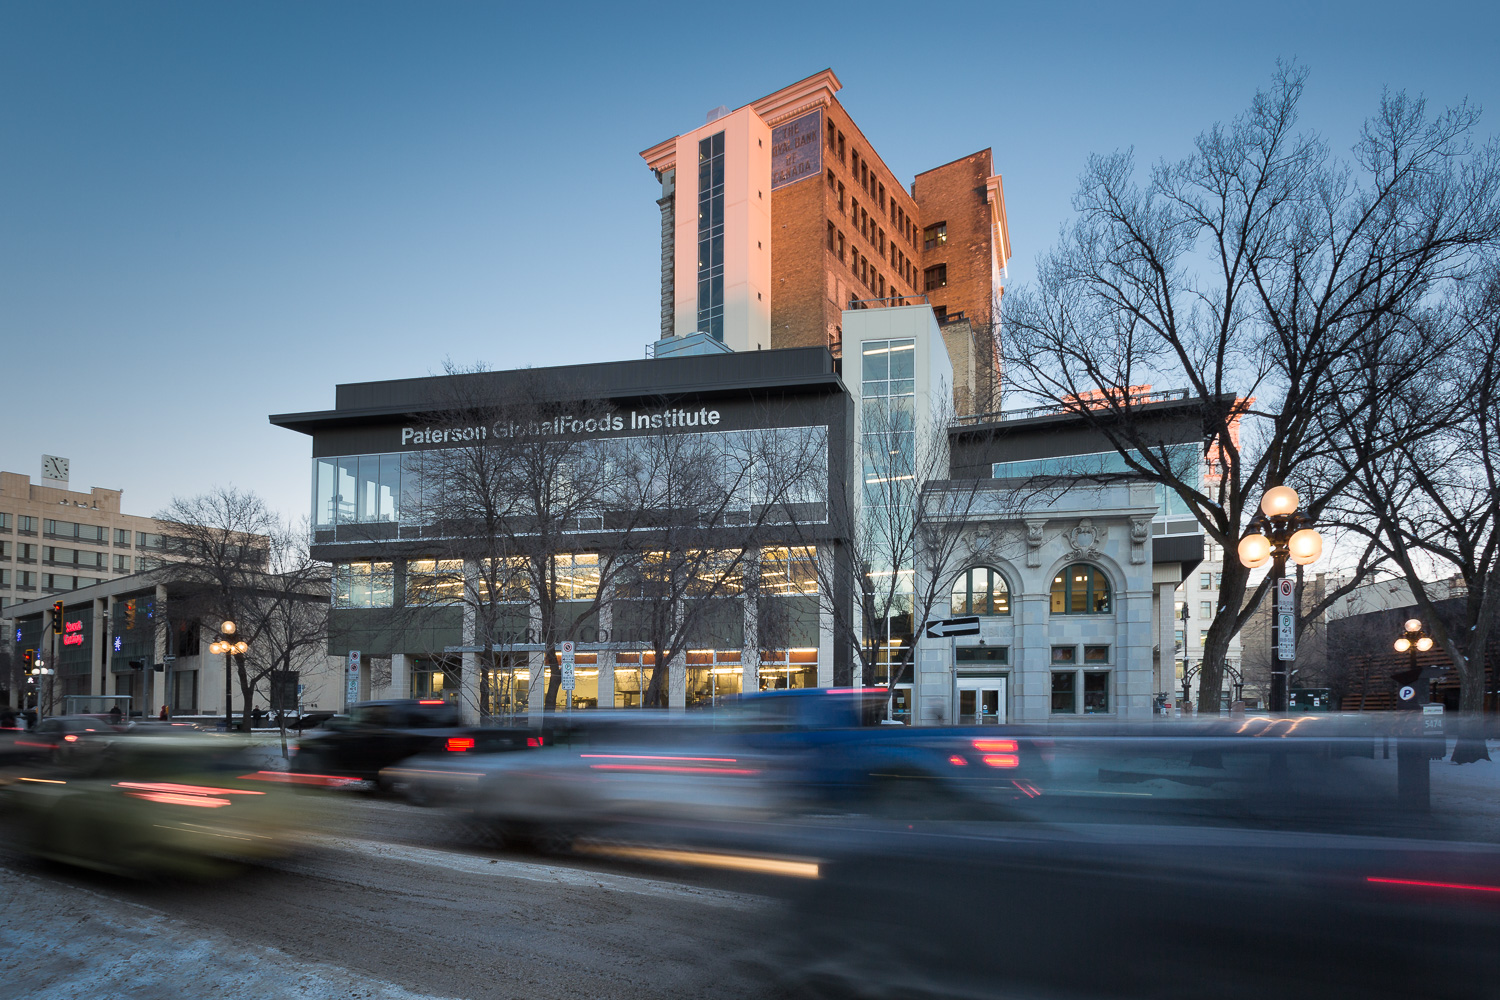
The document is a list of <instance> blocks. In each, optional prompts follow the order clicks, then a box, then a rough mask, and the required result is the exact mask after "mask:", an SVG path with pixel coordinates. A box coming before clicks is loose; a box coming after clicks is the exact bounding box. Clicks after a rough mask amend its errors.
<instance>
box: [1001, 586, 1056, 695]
mask: <svg viewBox="0 0 1500 1000" xmlns="http://www.w3.org/2000/svg"><path fill="white" fill-rule="evenodd" d="M1047 583H1048V586H1049V588H1050V585H1051V579H1050V578H1048V580H1047ZM1012 600H1013V602H1014V606H1013V608H1012V611H1011V614H1012V615H1013V616H1014V617H1015V641H1014V642H1013V643H1012V644H1011V660H1012V662H1013V663H1014V667H1013V668H1012V670H1011V672H1010V686H1011V689H1012V690H1011V692H1010V703H1011V707H1012V708H1013V709H1014V711H1015V721H1017V722H1046V721H1048V718H1049V717H1050V716H1051V712H1052V644H1051V641H1050V639H1051V636H1050V635H1049V628H1048V618H1049V616H1050V614H1051V607H1052V596H1051V591H1050V589H1049V590H1048V592H1047V593H1042V594H1021V595H1019V596H1013V597H1012Z"/></svg>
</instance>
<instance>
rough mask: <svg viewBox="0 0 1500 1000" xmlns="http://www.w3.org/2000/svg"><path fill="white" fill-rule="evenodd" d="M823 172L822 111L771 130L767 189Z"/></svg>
mask: <svg viewBox="0 0 1500 1000" xmlns="http://www.w3.org/2000/svg"><path fill="white" fill-rule="evenodd" d="M822 173H823V112H822V110H821V109H819V110H817V111H813V112H811V113H809V114H805V115H803V116H802V117H801V118H795V119H793V120H792V121H789V122H787V123H786V124H784V125H778V126H776V127H775V128H773V129H772V130H771V190H772V191H775V190H776V189H777V188H781V187H786V186H787V185H788V184H795V183H797V182H798V181H800V180H805V179H807V178H808V177H814V176H818V175H820V174H822Z"/></svg>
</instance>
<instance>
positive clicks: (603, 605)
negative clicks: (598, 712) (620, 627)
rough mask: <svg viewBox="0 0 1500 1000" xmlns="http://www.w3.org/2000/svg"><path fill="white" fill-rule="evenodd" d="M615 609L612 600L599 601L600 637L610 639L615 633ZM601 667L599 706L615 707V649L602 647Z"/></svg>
mask: <svg viewBox="0 0 1500 1000" xmlns="http://www.w3.org/2000/svg"><path fill="white" fill-rule="evenodd" d="M614 625H615V609H614V605H613V603H612V602H610V601H601V602H600V603H599V639H600V640H601V641H603V640H606V639H608V637H609V636H611V635H612V634H613V633H614ZM598 667H599V707H600V708H613V707H614V705H615V654H614V651H613V650H609V649H601V650H599V657H598Z"/></svg>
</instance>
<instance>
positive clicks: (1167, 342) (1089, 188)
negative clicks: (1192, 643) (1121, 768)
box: [1003, 65, 1500, 711]
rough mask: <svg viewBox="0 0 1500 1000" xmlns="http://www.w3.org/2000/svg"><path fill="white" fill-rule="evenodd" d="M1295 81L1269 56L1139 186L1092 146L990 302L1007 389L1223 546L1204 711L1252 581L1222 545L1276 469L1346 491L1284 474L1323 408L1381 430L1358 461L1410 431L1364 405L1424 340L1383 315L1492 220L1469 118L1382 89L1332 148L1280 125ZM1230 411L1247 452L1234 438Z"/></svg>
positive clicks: (1319, 508) (1489, 172) (1495, 231)
mask: <svg viewBox="0 0 1500 1000" xmlns="http://www.w3.org/2000/svg"><path fill="white" fill-rule="evenodd" d="M1305 78H1306V73H1305V71H1304V70H1302V69H1300V68H1297V67H1295V66H1289V65H1280V66H1279V67H1278V70H1277V73H1276V76H1275V79H1274V81H1273V83H1272V85H1271V87H1270V88H1268V89H1266V90H1263V91H1261V92H1259V93H1257V95H1256V97H1255V100H1254V102H1253V103H1252V105H1251V107H1250V109H1249V110H1248V111H1247V112H1246V113H1244V114H1243V115H1241V116H1240V117H1238V118H1236V119H1235V120H1234V121H1233V122H1231V123H1229V124H1228V125H1215V126H1213V127H1212V128H1210V129H1209V130H1207V131H1206V132H1204V133H1202V134H1201V135H1200V136H1199V137H1198V139H1197V141H1196V149H1195V151H1194V153H1193V154H1192V155H1190V156H1188V157H1186V158H1185V159H1183V160H1180V161H1178V162H1175V163H1165V162H1164V163H1161V164H1159V165H1158V166H1156V167H1155V168H1153V169H1152V170H1151V171H1150V176H1149V179H1148V180H1147V181H1146V183H1145V184H1144V185H1139V184H1138V183H1137V181H1136V179H1135V164H1134V159H1133V156H1132V155H1131V153H1129V152H1123V153H1115V154H1112V155H1108V156H1094V157H1091V158H1090V160H1089V162H1088V166H1087V168H1086V170H1085V173H1084V176H1083V178H1082V182H1081V185H1080V189H1079V192H1078V194H1077V195H1076V196H1075V200H1074V205H1075V208H1076V210H1077V212H1078V219H1077V221H1076V222H1075V223H1074V224H1073V225H1072V226H1071V227H1069V228H1068V229H1067V230H1066V231H1065V232H1064V234H1063V236H1062V241H1061V243H1060V244H1059V245H1058V246H1057V247H1056V248H1055V249H1053V250H1052V251H1051V252H1049V253H1048V254H1047V255H1045V256H1044V257H1043V258H1042V260H1041V261H1040V266H1039V269H1038V279H1037V281H1036V283H1035V285H1034V286H1032V287H1030V288H1024V289H1020V290H1018V291H1016V292H1013V293H1012V294H1011V295H1010V296H1009V297H1008V305H1009V307H1010V308H1009V311H1008V314H1007V327H1006V328H1007V331H1008V336H1007V337H1006V338H1005V340H1004V344H1003V349H1004V352H1005V359H1006V373H1007V378H1008V379H1009V381H1010V383H1011V385H1012V386H1013V387H1014V388H1015V389H1018V390H1019V391H1021V392H1023V393H1026V394H1028V395H1030V396H1032V397H1034V398H1036V399H1038V400H1041V401H1044V402H1046V403H1048V404H1051V405H1053V406H1056V407H1058V408H1060V409H1061V410H1063V411H1066V412H1069V413H1072V414H1074V415H1076V416H1078V417H1079V418H1081V419H1082V420H1083V421H1084V422H1085V423H1086V424H1087V425H1088V426H1090V427H1091V428H1093V429H1094V430H1096V431H1097V432H1098V433H1099V434H1100V435H1101V436H1102V437H1103V438H1104V439H1105V440H1107V441H1108V442H1109V444H1110V446H1111V447H1113V448H1114V449H1115V450H1116V451H1117V452H1118V453H1119V454H1120V455H1121V456H1122V458H1123V459H1124V462H1125V465H1126V466H1127V468H1128V469H1129V471H1131V472H1133V473H1136V474H1139V475H1144V476H1146V477H1147V478H1149V479H1152V480H1153V481H1155V482H1159V483H1161V484H1163V485H1164V486H1166V488H1167V489H1169V490H1170V491H1172V492H1173V493H1175V494H1176V495H1177V496H1178V497H1180V498H1181V499H1182V501H1183V502H1184V503H1186V505H1187V506H1188V508H1189V509H1190V510H1191V511H1192V513H1193V515H1194V516H1195V517H1196V518H1197V520H1198V521H1199V523H1200V524H1202V525H1203V527H1204V530H1205V531H1206V532H1207V534H1208V535H1209V536H1210V537H1211V538H1212V539H1213V540H1214V541H1216V542H1218V543H1219V544H1220V545H1221V546H1222V547H1223V551H1224V552H1225V560H1224V565H1223V567H1222V573H1223V586H1222V588H1221V592H1220V593H1221V599H1222V607H1221V609H1220V610H1219V613H1218V614H1217V615H1216V616H1215V618H1214V619H1213V622H1212V624H1211V625H1210V627H1209V632H1208V640H1207V642H1206V644H1205V648H1204V668H1203V675H1202V686H1201V688H1200V692H1199V709H1200V711H1206V710H1210V709H1212V710H1217V707H1218V699H1219V694H1220V690H1221V688H1222V684H1223V668H1224V662H1225V653H1226V652H1227V650H1228V646H1229V641H1230V639H1231V637H1232V636H1233V635H1234V634H1235V633H1236V632H1237V631H1238V630H1239V629H1240V628H1241V627H1242V626H1243V625H1244V624H1245V621H1246V619H1247V617H1248V616H1249V614H1250V612H1251V611H1252V610H1253V609H1254V607H1255V605H1256V604H1257V603H1258V601H1259V599H1260V596H1261V594H1262V593H1263V592H1264V590H1265V589H1266V588H1265V584H1264V583H1262V584H1261V585H1260V586H1259V587H1258V588H1256V589H1255V590H1254V592H1253V593H1249V594H1247V590H1248V587H1247V584H1248V580H1249V571H1248V570H1247V569H1246V568H1245V567H1244V566H1242V565H1241V564H1240V563H1239V560H1238V559H1237V558H1235V556H1234V553H1235V550H1236V546H1237V543H1238V541H1239V538H1240V535H1241V532H1242V530H1243V528H1244V527H1245V525H1246V523H1247V522H1248V520H1249V519H1250V518H1251V517H1252V516H1253V515H1254V513H1255V511H1256V507H1257V504H1258V502H1259V499H1260V496H1261V494H1262V492H1263V491H1264V490H1265V489H1266V488H1267V487H1270V486H1274V485H1278V484H1281V483H1286V482H1294V483H1295V484H1296V485H1298V486H1299V487H1301V488H1302V490H1301V491H1302V493H1303V501H1304V502H1303V511H1304V512H1305V513H1306V514H1308V515H1309V516H1311V517H1313V518H1318V517H1319V516H1320V515H1322V513H1323V511H1324V509H1325V507H1327V506H1328V504H1329V503H1330V502H1331V500H1332V499H1333V498H1335V497H1337V496H1338V495H1339V494H1340V493H1341V492H1342V491H1343V490H1345V489H1347V488H1348V486H1349V485H1350V483H1351V481H1352V473H1346V474H1344V475H1341V476H1337V477H1331V478H1323V479H1316V480H1313V481H1310V482H1308V481H1298V480H1299V476H1300V475H1302V473H1303V471H1304V470H1305V469H1307V468H1312V467H1316V466H1318V464H1319V462H1320V460H1322V459H1324V458H1325V457H1327V456H1328V455H1329V454H1331V453H1332V452H1335V451H1337V450H1339V449H1341V448H1343V447H1344V446H1345V445H1346V441H1347V438H1346V436H1345V435H1341V434H1338V433H1334V432H1333V431H1332V430H1331V428H1330V425H1329V422H1328V421H1327V420H1326V419H1324V417H1325V415H1326V414H1328V413H1330V412H1339V413H1341V414H1343V415H1345V416H1346V417H1347V418H1348V419H1349V420H1351V421H1352V422H1353V424H1354V425H1355V426H1359V427H1362V428H1365V429H1366V430H1370V431H1375V432H1381V433H1388V434H1390V436H1388V437H1384V438H1375V439H1371V440H1369V441H1368V442H1367V445H1368V449H1367V453H1368V454H1370V455H1373V456H1378V455H1383V454H1388V453H1390V452H1391V451H1393V450H1394V449H1396V448H1398V447H1400V446H1401V445H1403V444H1405V443H1407V442H1409V441H1410V440H1412V436H1413V435H1420V433H1423V432H1425V429H1423V428H1420V427H1415V428H1414V427H1412V426H1411V425H1409V424H1405V423H1391V422H1387V421H1383V420H1382V419H1380V418H1379V417H1378V413H1379V411H1380V410H1381V409H1382V407H1384V406H1385V405H1386V404H1387V402H1388V401H1389V400H1390V399H1391V398H1393V392H1394V390H1395V389H1397V388H1399V384H1400V380H1401V379H1402V377H1403V376H1404V375H1405V374H1406V373H1407V372H1408V371H1409V370H1410V367H1411V366H1413V365H1421V364H1424V363H1433V362H1434V361H1436V359H1437V358H1439V357H1440V356H1441V353H1442V347H1443V345H1441V344H1435V343H1425V342H1423V341H1421V340H1420V339H1417V340H1403V338H1404V337H1405V336H1406V333H1407V331H1406V330H1405V329H1404V328H1403V326H1402V324H1401V323H1399V322H1396V321H1395V320H1397V319H1399V318H1400V317H1403V316H1406V315H1408V314H1410V313H1412V312H1414V311H1415V310H1416V309H1418V308H1419V306H1421V304H1422V303H1423V302H1424V301H1426V300H1427V299H1428V298H1429V297H1431V296H1433V295H1437V294H1443V293H1444V292H1445V291H1446V290H1447V289H1448V288H1449V287H1451V283H1452V282H1453V280H1454V279H1458V278H1461V277H1463V276H1464V275H1465V274H1467V273H1468V272H1469V270H1470V269H1471V268H1472V267H1473V265H1474V260H1475V257H1476V255H1477V254H1479V253H1481V252H1483V251H1485V250H1487V249H1488V248H1490V247H1492V246H1493V245H1494V243H1495V241H1496V238H1497V235H1500V169H1497V156H1496V150H1495V148H1494V147H1493V145H1491V146H1487V147H1485V148H1483V149H1481V150H1475V149H1473V148H1472V146H1471V144H1470V138H1469V137H1470V135H1471V133H1472V132H1473V130H1474V128H1475V124H1476V121H1477V112H1475V111H1474V110H1473V109H1471V108H1469V107H1467V106H1460V107H1458V108H1455V109H1452V110H1449V111H1446V112H1443V113H1441V114H1438V115H1436V116H1434V117H1429V116H1428V115H1427V111H1426V107H1425V104H1424V102H1423V101H1422V100H1421V99H1417V98H1409V97H1407V96H1406V95H1404V94H1395V95H1390V94H1388V95H1386V96H1385V97H1384V98H1383V99H1382V101H1381V105H1380V109H1379V111H1378V112H1377V113H1376V114H1375V115H1374V116H1373V117H1372V118H1371V119H1370V120H1369V121H1368V122H1366V124H1365V126H1364V129H1363V131H1362V132H1361V136H1360V140H1359V142H1358V143H1357V145H1356V146H1355V148H1354V151H1353V157H1352V160H1343V159H1339V158H1337V157H1334V156H1333V155H1331V154H1330V151H1329V149H1328V146H1327V144H1326V143H1325V142H1324V141H1323V140H1322V139H1321V138H1319V137H1318V136H1316V135H1313V134H1307V133H1298V132H1297V131H1296V120H1297V106H1298V103H1299V101H1300V98H1301V95H1302V90H1303V84H1304V81H1305ZM1396 345H1399V346H1401V347H1402V349H1401V350H1395V349H1393V348H1394V347H1395V346H1396ZM1153 382H1165V383H1168V384H1171V385H1173V386H1182V387H1184V390H1185V391H1184V392H1183V397H1184V398H1185V400H1186V401H1187V402H1188V403H1189V404H1191V406H1190V409H1191V412H1192V414H1193V418H1194V419H1195V420H1197V421H1199V422H1201V440H1202V442H1203V446H1202V451H1201V455H1200V459H1201V462H1198V463H1193V464H1192V465H1191V466H1190V467H1188V468H1187V469H1186V470H1184V468H1183V467H1182V466H1181V464H1180V463H1178V462H1177V461H1176V460H1175V456H1174V449H1173V448H1172V447H1171V446H1170V445H1168V444H1165V443H1163V441H1162V439H1161V437H1160V435H1159V434H1157V433H1156V432H1155V431H1154V429H1153V428H1154V427H1155V426H1156V425H1155V424H1154V423H1153V422H1152V421H1151V420H1150V419H1149V417H1150V415H1151V411H1150V410H1149V409H1148V406H1149V404H1150V403H1152V402H1156V401H1158V399H1159V398H1160V397H1158V396H1156V395H1154V394H1150V393H1148V392H1145V391H1143V387H1144V386H1146V385H1148V384H1150V383H1153ZM1335 401H1337V403H1336V402H1335ZM1242 422H1244V423H1246V424H1248V425H1250V426H1251V428H1252V429H1253V431H1254V434H1255V437H1257V438H1258V442H1254V443H1255V444H1258V446H1252V447H1246V446H1245V445H1246V444H1251V443H1252V442H1245V443H1243V444H1242V442H1241V439H1240V433H1239V432H1240V425H1241V423H1242ZM1201 466H1207V468H1208V471H1209V473H1210V474H1209V475H1201V474H1200V468H1201ZM1185 472H1186V474H1185Z"/></svg>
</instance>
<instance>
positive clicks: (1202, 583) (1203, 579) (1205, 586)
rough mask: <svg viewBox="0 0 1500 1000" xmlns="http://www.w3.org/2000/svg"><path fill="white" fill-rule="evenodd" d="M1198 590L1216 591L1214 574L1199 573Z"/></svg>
mask: <svg viewBox="0 0 1500 1000" xmlns="http://www.w3.org/2000/svg"><path fill="white" fill-rule="evenodd" d="M1198 589H1199V590H1213V589H1214V575H1213V574H1212V573H1199V574H1198Z"/></svg>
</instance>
